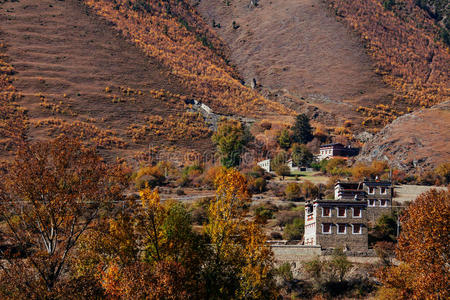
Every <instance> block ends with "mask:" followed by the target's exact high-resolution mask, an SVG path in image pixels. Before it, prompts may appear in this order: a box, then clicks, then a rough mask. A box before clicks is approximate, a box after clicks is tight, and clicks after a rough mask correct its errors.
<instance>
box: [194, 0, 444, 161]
mask: <svg viewBox="0 0 450 300" xmlns="http://www.w3.org/2000/svg"><path fill="white" fill-rule="evenodd" d="M191 2H192V3H194V6H196V7H197V9H198V11H199V12H200V13H201V14H202V16H203V17H204V18H205V20H207V21H208V22H210V24H212V25H215V30H216V32H217V33H218V34H219V35H220V36H221V37H222V38H223V39H224V40H225V41H226V42H227V44H228V45H229V46H230V49H231V61H232V63H234V64H236V65H237V68H238V69H239V71H240V72H241V73H242V74H243V76H244V78H245V80H246V81H247V82H251V81H252V80H253V79H256V82H257V84H258V85H259V86H258V88H259V89H260V90H261V92H262V93H263V94H265V95H267V96H268V97H269V98H270V99H273V100H276V101H279V102H280V103H284V104H286V105H288V106H289V107H291V108H294V109H296V110H297V111H305V112H307V113H308V114H309V115H310V116H311V117H313V118H314V119H315V120H316V121H318V122H319V123H321V124H322V125H325V126H339V125H340V124H342V122H343V121H344V120H346V119H349V120H351V121H353V124H354V125H355V126H353V127H352V131H353V133H357V132H359V131H369V132H374V133H376V132H378V131H379V130H381V129H382V128H383V126H386V125H388V124H390V123H391V122H393V121H394V120H396V119H397V118H399V117H401V116H402V115H405V114H407V113H410V112H412V111H416V110H421V109H424V108H427V107H432V106H433V105H436V104H438V103H441V102H444V101H446V100H448V99H449V98H450V81H449V79H450V76H449V73H450V64H449V63H448V62H449V61H450V51H449V49H448V47H447V45H446V44H445V43H444V42H443V41H442V39H441V31H440V28H441V27H442V23H445V11H446V10H445V9H446V8H444V7H443V6H442V5H440V4H442V3H441V2H438V1H422V2H423V3H426V5H425V4H424V5H422V4H421V3H419V2H418V1H413V0H398V1H381V0H369V1H363V0H361V1H360V0H357V1H353V0H352V1H350V0H326V1H319V0H301V1H294V0H292V1H289V0H284V1H265V0H261V1H247V0H230V1H226V3H225V2H223V1H198V0H192V1H191ZM434 2H436V3H437V4H436V3H434ZM435 4H436V5H435ZM438 4H439V5H438ZM427 7H428V8H430V9H427ZM421 113H424V114H425V113H426V114H428V115H429V116H430V118H431V116H432V115H435V113H436V112H435V110H432V111H430V112H426V111H422V112H421ZM436 122H442V120H440V121H439V120H435V121H434V122H433V124H434V125H436V126H435V127H434V128H431V127H429V126H426V128H429V129H430V131H427V130H422V129H420V130H417V131H416V138H417V139H418V140H419V141H423V145H427V146H420V144H419V145H418V147H421V150H420V154H419V156H423V157H427V161H428V162H429V163H427V164H428V165H427V164H425V165H427V167H426V168H432V167H433V166H436V165H435V163H437V162H440V161H442V160H448V159H449V155H448V152H445V153H443V152H442V149H439V146H443V144H442V143H441V142H438V140H436V138H437V137H439V136H441V137H442V138H443V139H442V141H446V142H447V145H448V140H447V139H446V138H447V136H448V135H447V134H448V133H447V131H448V128H447V127H448V126H445V125H446V124H445V123H440V124H436ZM396 124H398V125H396V127H397V128H398V129H397V132H395V134H396V136H395V137H394V136H393V137H388V136H386V138H392V139H397V140H398V145H404V144H408V143H409V142H408V141H409V138H410V137H409V136H408V135H407V134H406V133H407V132H408V131H409V130H411V129H412V127H411V126H412V124H405V125H404V126H405V128H404V129H403V128H401V127H402V126H403V125H402V124H403V123H396ZM337 129H338V128H336V129H335V130H334V132H335V133H338V132H339V130H337ZM383 132H385V133H386V132H389V134H391V131H390V130H389V131H383ZM400 133H401V134H400ZM430 133H433V134H430ZM338 134H339V133H338ZM364 134H365V133H364ZM392 134H394V132H392ZM378 141H379V139H378V138H377V137H375V138H374V139H373V140H372V141H371V142H370V145H371V146H370V147H375V149H377V147H378V146H380V145H379V144H378ZM444 144H445V143H444ZM443 148H444V149H445V148H447V147H443ZM407 149H408V150H407V151H406V154H405V155H406V156H408V157H409V156H410V157H415V149H414V144H411V146H410V147H408V148H407ZM435 150H437V151H435ZM375 152H376V151H375ZM442 155H444V156H442ZM371 157H372V158H378V159H381V158H385V156H383V155H381V156H378V155H372V156H371ZM387 157H390V156H389V155H387ZM414 159H415V158H412V160H414ZM412 160H411V161H412ZM419 160H420V158H419ZM396 161H397V162H396V165H399V166H400V165H402V164H403V163H400V161H402V159H399V160H396ZM402 168H403V169H405V168H406V167H405V165H402Z"/></svg>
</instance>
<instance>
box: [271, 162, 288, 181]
mask: <svg viewBox="0 0 450 300" xmlns="http://www.w3.org/2000/svg"><path fill="white" fill-rule="evenodd" d="M275 173H276V174H277V175H278V176H281V177H282V178H283V180H284V177H285V176H289V175H291V169H290V168H289V166H288V165H286V164H282V165H279V166H277V167H276V168H275Z"/></svg>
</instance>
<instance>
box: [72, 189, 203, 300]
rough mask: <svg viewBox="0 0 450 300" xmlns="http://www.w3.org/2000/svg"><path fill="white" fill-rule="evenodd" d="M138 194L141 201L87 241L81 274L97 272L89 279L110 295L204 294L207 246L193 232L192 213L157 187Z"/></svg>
mask: <svg viewBox="0 0 450 300" xmlns="http://www.w3.org/2000/svg"><path fill="white" fill-rule="evenodd" d="M140 196H141V203H140V204H136V203H135V202H132V203H128V208H126V209H125V210H122V211H121V212H120V213H119V214H118V215H115V216H112V217H111V218H110V219H108V220H106V222H105V223H103V225H102V224H99V225H100V226H99V228H98V230H93V231H91V232H90V235H89V236H88V237H87V238H85V239H84V241H83V243H82V245H81V247H80V251H79V256H80V259H78V261H77V262H76V264H77V266H78V272H79V273H81V274H82V275H83V274H84V275H90V274H93V276H92V275H91V276H90V278H91V279H92V280H95V281H97V283H98V284H100V286H101V288H102V293H103V294H104V295H106V296H109V297H120V298H123V299H142V298H145V299H184V298H189V297H194V298H202V297H204V288H203V286H204V284H203V282H202V281H199V280H198V278H199V277H201V274H202V265H203V262H204V261H205V260H206V259H207V257H208V253H207V250H208V248H207V247H206V245H205V244H206V240H205V239H203V238H202V237H201V236H200V235H199V234H197V233H195V232H194V231H193V230H192V225H191V224H192V222H191V217H190V215H189V213H188V211H187V210H186V208H185V207H184V206H183V205H182V204H181V203H178V202H174V201H166V202H164V203H161V201H160V197H159V193H158V191H157V190H156V189H155V190H151V189H150V188H148V187H147V188H145V189H143V190H141V191H140ZM105 225H106V226H105ZM90 296H91V297H92V295H90Z"/></svg>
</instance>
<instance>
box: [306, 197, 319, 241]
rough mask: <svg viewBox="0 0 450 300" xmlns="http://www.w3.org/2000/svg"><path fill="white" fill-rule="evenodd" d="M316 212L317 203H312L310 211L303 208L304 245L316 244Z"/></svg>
mask: <svg viewBox="0 0 450 300" xmlns="http://www.w3.org/2000/svg"><path fill="white" fill-rule="evenodd" d="M316 214H317V204H314V208H312V211H308V210H307V209H305V219H306V222H305V234H304V237H303V241H304V244H305V245H317V238H316Z"/></svg>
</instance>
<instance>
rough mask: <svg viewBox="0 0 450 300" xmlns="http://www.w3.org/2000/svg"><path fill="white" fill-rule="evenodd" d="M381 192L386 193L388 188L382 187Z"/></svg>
mask: <svg viewBox="0 0 450 300" xmlns="http://www.w3.org/2000/svg"><path fill="white" fill-rule="evenodd" d="M380 193H382V194H384V195H386V188H385V187H382V188H381V191H380Z"/></svg>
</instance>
